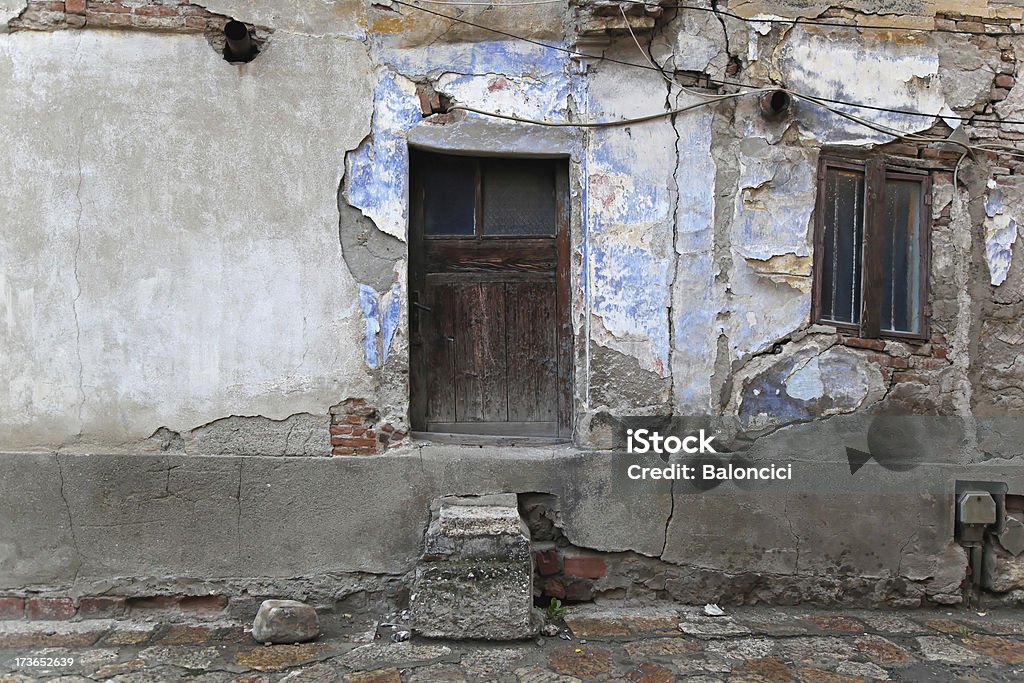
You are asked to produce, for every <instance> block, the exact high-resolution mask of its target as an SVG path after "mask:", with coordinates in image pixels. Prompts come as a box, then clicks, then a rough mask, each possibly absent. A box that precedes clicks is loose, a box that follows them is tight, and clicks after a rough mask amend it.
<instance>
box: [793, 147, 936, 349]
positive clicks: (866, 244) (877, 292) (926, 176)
mask: <svg viewBox="0 0 1024 683" xmlns="http://www.w3.org/2000/svg"><path fill="white" fill-rule="evenodd" d="M830 168H839V169H846V170H856V171H861V172H863V173H864V195H865V197H864V236H863V244H862V248H861V255H860V263H861V302H860V303H861V311H860V324H859V325H853V324H850V323H846V322H837V321H834V320H829V319H828V318H825V317H823V315H822V308H821V298H822V285H823V283H822V278H823V273H822V271H823V268H822V263H821V259H822V255H823V254H824V251H825V205H824V204H825V179H826V174H827V172H828V169H830ZM817 180H818V192H817V199H816V201H815V206H814V259H813V298H812V318H813V321H814V322H815V323H819V324H822V325H830V326H832V327H835V328H836V329H838V330H839V331H841V332H843V333H844V334H847V335H850V336H856V337H861V338H863V339H903V340H908V341H924V340H927V339H929V338H930V336H931V334H930V331H929V324H930V320H931V307H930V304H929V301H928V295H929V291H930V285H929V283H930V281H931V232H932V207H931V205H932V179H931V174H930V173H929V172H928V171H925V170H922V169H918V168H911V167H905V166H900V165H898V164H889V163H886V161H885V160H884V159H883V158H881V157H868V158H857V157H854V156H850V155H839V154H823V155H821V158H820V159H819V161H818V174H817ZM889 180H909V181H916V182H919V183H921V204H920V206H919V209H918V210H919V213H918V215H919V216H920V222H921V224H920V230H919V233H920V234H919V236H918V239H919V240H920V243H919V245H918V248H919V249H920V268H921V286H920V290H919V292H918V308H917V310H918V321H917V329H918V331H917V332H900V331H894V330H883V329H881V324H880V318H881V291H882V272H881V264H882V259H881V258H872V257H871V254H872V253H873V252H872V245H874V244H877V243H879V242H881V240H882V238H883V234H884V231H885V187H886V182H887V181H889Z"/></svg>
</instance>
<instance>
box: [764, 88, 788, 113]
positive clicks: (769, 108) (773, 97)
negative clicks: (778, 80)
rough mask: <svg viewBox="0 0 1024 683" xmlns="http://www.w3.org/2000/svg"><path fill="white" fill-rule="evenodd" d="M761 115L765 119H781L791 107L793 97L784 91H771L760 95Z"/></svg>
mask: <svg viewBox="0 0 1024 683" xmlns="http://www.w3.org/2000/svg"><path fill="white" fill-rule="evenodd" d="M759 102H760V104H761V115H762V116H764V117H765V118H766V119H772V120H775V119H781V118H782V117H783V116H785V115H786V112H788V111H789V109H790V107H792V106H793V97H792V96H791V95H790V94H789V93H788V92H786V91H785V90H772V91H770V92H766V93H765V94H763V95H761V97H760V98H759Z"/></svg>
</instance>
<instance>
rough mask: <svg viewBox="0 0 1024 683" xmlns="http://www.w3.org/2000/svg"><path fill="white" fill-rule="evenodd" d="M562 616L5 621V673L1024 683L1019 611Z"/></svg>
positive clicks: (525, 682)
mask: <svg viewBox="0 0 1024 683" xmlns="http://www.w3.org/2000/svg"><path fill="white" fill-rule="evenodd" d="M565 621H566V624H567V625H568V627H569V628H570V629H571V631H572V634H571V636H570V634H569V633H566V632H563V634H564V635H559V636H556V637H550V638H539V639H538V640H536V641H533V640H530V641H520V642H515V643H486V642H465V641H460V642H439V641H426V640H422V639H415V638H414V639H413V640H412V641H409V642H404V643H392V642H391V641H390V639H377V640H375V639H374V633H375V631H376V624H375V623H374V622H373V621H372V620H371V619H369V618H367V619H365V620H363V619H359V618H354V619H351V620H348V621H346V620H344V619H339V621H338V622H337V623H335V622H331V623H328V624H325V635H324V636H323V637H322V638H321V639H320V640H319V641H317V642H314V643H306V644H301V645H272V646H264V645H260V644H258V643H255V642H253V641H252V639H251V636H250V635H249V634H248V633H247V632H246V630H245V628H244V627H243V626H242V625H239V624H237V623H229V622H223V621H222V622H205V623H198V622H197V623H188V624H183V623H179V624H162V625H161V624H155V623H144V622H135V621H107V620H93V621H80V622H15V621H10V622H0V683H14V682H19V683H20V682H21V681H35V680H49V681H61V682H62V683H72V682H74V681H112V682H115V681H116V682H119V683H129V682H131V683H143V682H146V683H148V682H151V681H152V682H162V681H189V682H191V683H215V682H216V683H221V682H236V683H264V682H267V683H270V682H275V683H276V682H277V681H288V682H290V683H300V682H314V681H315V682H318V683H328V682H333V681H341V682H344V683H398V682H407V683H414V682H426V681H508V682H510V683H513V682H514V683H571V682H573V681H623V682H627V681H628V682H631V683H662V682H664V681H692V682H693V683H711V682H713V681H728V682H730V683H732V682H743V683H775V682H780V683H781V682H784V681H801V682H806V683H847V682H849V683H853V682H855V681H874V680H891V681H1024V613H1022V612H1021V611H1019V610H1018V611H1012V610H1001V611H993V612H988V613H983V612H972V611H960V610H957V611H949V610H940V611H924V610H918V611H901V612H898V611H884V612H868V611H842V612H838V611H827V612H825V611H807V610H797V609H772V608H738V609H734V610H729V612H728V614H727V615H726V616H719V617H709V616H704V614H703V613H702V611H701V609H699V608H688V607H681V608H666V607H652V608H644V609H624V608H619V609H613V608H599V607H589V606H588V607H577V608H574V609H572V610H571V612H570V613H569V614H568V615H567V616H566V618H565ZM567 638H568V639H567ZM68 660H71V661H70V662H69V661H68Z"/></svg>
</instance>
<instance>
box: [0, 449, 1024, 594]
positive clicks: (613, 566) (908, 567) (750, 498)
mask: <svg viewBox="0 0 1024 683" xmlns="http://www.w3.org/2000/svg"><path fill="white" fill-rule="evenodd" d="M633 462H637V458H635V457H633V456H625V455H622V454H613V453H606V452H581V451H575V450H572V449H569V448H566V447H559V448H547V449H534V448H516V449H499V448H466V447H446V446H425V447H422V448H419V449H410V450H409V451H407V452H399V453H394V454H389V455H385V456H379V457H374V458H358V459H357V458H332V459H327V458H301V459H297V458H280V457H213V456H209V457H204V456H181V455H137V456H126V455H66V454H56V455H55V454H5V455H0V519H3V520H4V522H5V523H4V524H3V525H2V526H0V591H3V592H4V593H7V594H18V595H24V594H27V593H30V592H31V593H38V594H41V595H62V596H72V597H75V596H82V595H96V594H102V593H107V594H112V595H128V596H146V595H159V594H175V595H182V594H190V595H202V594H236V593H242V592H248V593H249V594H250V595H281V596H286V595H300V596H315V597H317V599H319V600H321V601H327V602H330V600H331V599H332V598H333V599H339V598H341V597H344V596H345V595H348V594H351V593H352V592H355V591H358V590H363V589H372V588H375V587H379V586H380V585H381V582H382V581H387V580H392V579H394V580H397V581H398V583H399V584H402V583H405V582H407V580H408V578H409V577H410V573H411V571H412V569H413V567H414V564H415V562H416V561H417V559H418V558H419V556H420V554H421V552H422V542H423V538H424V532H425V530H426V527H427V524H428V523H429V521H430V509H429V508H430V503H431V501H432V500H434V499H435V498H437V497H439V496H442V495H470V494H485V493H496V492H513V493H526V492H542V493H548V494H551V495H552V496H553V500H554V501H555V503H554V504H555V506H556V510H555V517H556V521H555V523H556V525H557V526H558V527H560V530H561V533H563V534H564V536H565V538H566V539H567V540H568V541H569V542H570V543H572V544H573V545H574V546H576V547H578V548H583V549H588V550H593V551H600V552H605V553H616V554H615V555H608V558H609V560H610V561H609V563H608V566H609V567H610V569H609V573H608V576H606V577H603V578H602V579H601V581H599V582H598V583H599V585H598V588H601V587H605V588H616V589H618V593H617V594H618V595H622V596H625V597H627V598H656V597H667V598H675V599H679V600H683V601H704V600H713V599H716V598H717V597H719V596H721V597H722V598H723V599H725V598H727V599H728V600H730V601H732V602H744V601H746V602H758V601H769V602H792V601H796V600H801V601H809V602H821V603H829V602H835V603H850V604H879V603H885V602H888V603H896V604H904V605H907V604H920V603H921V601H922V600H923V601H925V602H942V603H955V602H957V601H959V599H960V594H959V591H960V583H961V581H962V579H963V578H964V575H965V572H966V568H967V560H966V557H965V555H964V553H963V551H962V550H961V549H960V548H959V546H956V545H955V544H954V542H953V502H952V501H953V497H952V491H953V481H954V480H955V479H957V478H961V479H963V478H977V479H999V480H1003V481H1009V482H1011V490H1013V489H1016V490H1022V487H1024V471H1022V468H1019V467H1016V468H1006V467H1003V466H999V465H993V464H992V463H988V464H985V465H977V466H966V467H965V466H959V467H955V468H954V467H952V466H942V465H936V466H934V467H929V468H918V469H916V470H914V471H911V472H904V473H896V472H893V471H891V470H887V469H884V468H882V467H880V466H876V465H875V464H874V463H869V464H868V465H867V466H865V467H864V468H863V469H862V470H860V472H858V475H857V476H856V477H853V478H851V477H850V475H849V468H848V464H847V463H846V462H839V461H835V462H817V463H812V462H800V461H799V459H797V460H796V461H795V463H796V466H797V473H798V474H797V475H795V478H794V481H793V482H787V483H781V482H775V483H767V482H762V483H760V484H758V485H757V486H756V487H752V488H751V487H748V488H747V489H746V490H744V489H741V488H738V487H737V486H735V485H733V484H722V485H720V486H718V487H716V488H714V489H712V490H710V491H707V492H703V493H702V492H700V491H698V490H696V489H693V488H691V487H690V486H689V484H684V483H682V482H677V483H676V484H675V486H674V489H675V490H674V491H673V490H672V489H673V487H672V485H671V483H670V482H666V481H660V482H643V483H641V482H632V481H630V480H628V479H627V478H626V477H624V476H623V472H624V470H625V466H626V465H628V464H631V463H633ZM768 584H770V586H771V590H770V591H767V592H766V591H765V586H766V585H768Z"/></svg>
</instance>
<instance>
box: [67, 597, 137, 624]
mask: <svg viewBox="0 0 1024 683" xmlns="http://www.w3.org/2000/svg"><path fill="white" fill-rule="evenodd" d="M125 602H126V600H125V599H124V598H121V597H116V596H112V595H97V596H94V597H88V598H82V599H80V600H79V601H78V616H80V617H82V618H84V619H106V618H111V617H119V616H121V615H122V614H124V608H125Z"/></svg>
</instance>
